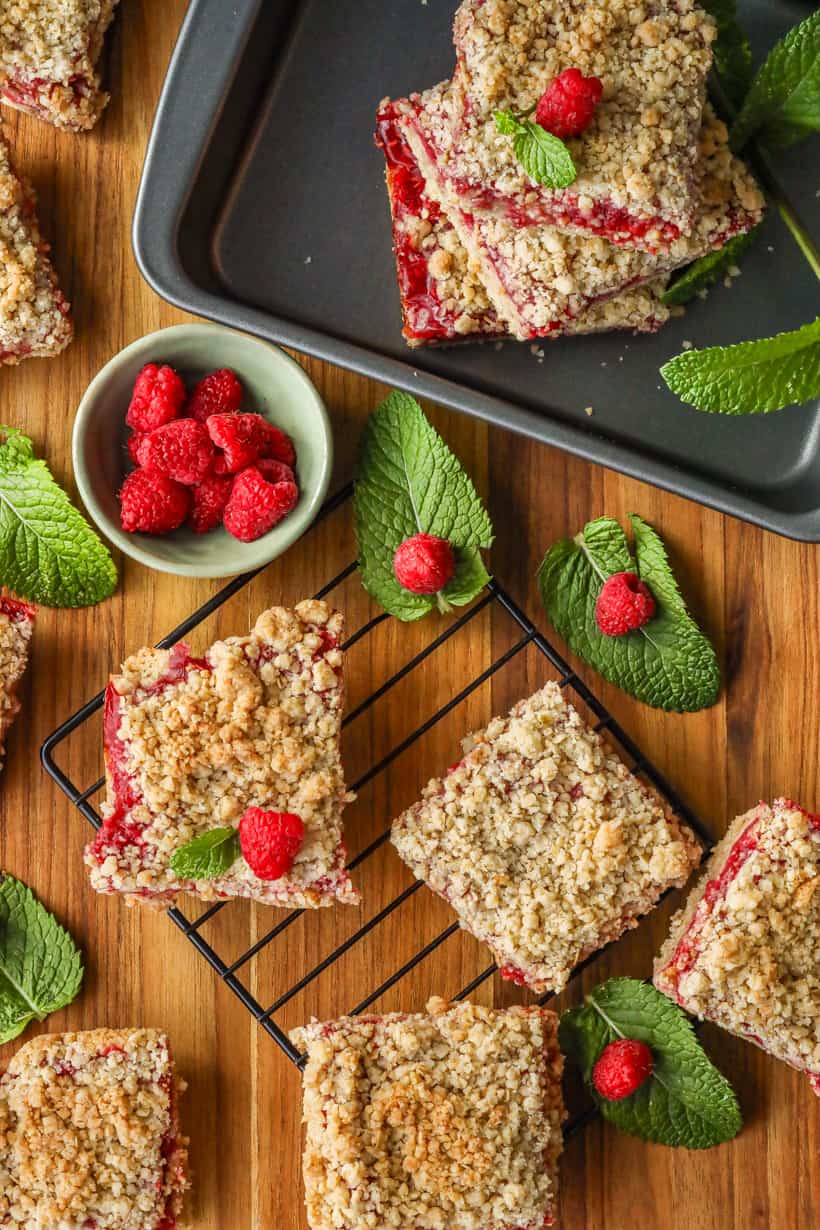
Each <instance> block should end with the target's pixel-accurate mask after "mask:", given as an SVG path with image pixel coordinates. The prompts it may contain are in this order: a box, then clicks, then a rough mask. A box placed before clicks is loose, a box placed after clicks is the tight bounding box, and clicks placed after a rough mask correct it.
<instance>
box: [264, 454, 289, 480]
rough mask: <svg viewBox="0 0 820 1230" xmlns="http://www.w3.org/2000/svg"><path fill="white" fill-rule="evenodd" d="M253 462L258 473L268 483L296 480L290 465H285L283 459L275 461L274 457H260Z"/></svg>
mask: <svg viewBox="0 0 820 1230" xmlns="http://www.w3.org/2000/svg"><path fill="white" fill-rule="evenodd" d="M255 464H256V468H257V470H258V471H259V473H260V474H261V475H262V477H263V478H266V479H267V480H268V482H269V483H295V482H296V479H295V478H294V476H293V470H292V469H291V468H290V466H286V465H285V463H284V461H277V460H276V458H275V457H260V458H259V460H258V461H257V462H256V463H255Z"/></svg>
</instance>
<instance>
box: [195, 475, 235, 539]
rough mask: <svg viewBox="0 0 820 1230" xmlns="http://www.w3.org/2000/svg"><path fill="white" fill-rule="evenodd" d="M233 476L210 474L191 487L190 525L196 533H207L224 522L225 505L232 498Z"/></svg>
mask: <svg viewBox="0 0 820 1230" xmlns="http://www.w3.org/2000/svg"><path fill="white" fill-rule="evenodd" d="M232 487H233V478H231V477H230V476H228V477H227V478H220V477H218V476H217V475H216V474H209V475H208V477H207V478H203V480H202V482H201V483H197V485H196V486H195V487H193V488H192V489H191V511H190V512H189V513H188V525H190V527H191V529H192V530H193V531H194V533H195V534H207V533H208V531H209V530H215V529H216V527H217V526H218V525H221V524H222V518H223V516H224V515H225V505H226V504H227V503H228V499H229V498H230V494H231V488H232Z"/></svg>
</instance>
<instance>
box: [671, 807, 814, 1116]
mask: <svg viewBox="0 0 820 1230" xmlns="http://www.w3.org/2000/svg"><path fill="white" fill-rule="evenodd" d="M819 953H820V816H813V815H810V814H809V813H808V812H807V811H805V810H804V809H803V808H802V807H799V806H798V805H797V804H796V803H792V802H791V800H789V799H776V800H775V802H774V803H772V804H771V806H769V804H768V803H760V804H759V805H758V806H757V807H753V808H752V810H751V811H748V812H746V813H745V815H742V816H738V818H737V819H736V820H735V821H734V823H733V824H732V825H731V826H730V828H729V830H728V832H727V834H726V836H725V837H724V838H723V840H722V841H721V842H720V844H719V845H718V846H717V847H716V849H715V851H714V853H713V854H712V857H711V858H710V860H709V863H708V865H707V867H706V871H705V873H704V875H703V878H702V879H701V881H700V883H699V884H698V885H697V886H696V887H695V888H694V889H693V890H692V893H691V896H690V897H689V900H688V902H687V903H686V907H685V909H683V910H682V911H681V912H680V913H679V914H677V915H676V917H675V918H674V919H673V920H672V929H671V931H670V934H669V938H668V940H667V941H666V943H665V945H664V947H663V949H662V951H661V953H660V956H659V957H658V959H657V961H656V962H655V986H656V987H657V988H658V989H659V990H660V991H663V992H664V994H666V995H668V996H669V997H670V998H671V999H674V1000H675V1001H676V1002H677V1003H679V1004H680V1005H681V1006H682V1007H683V1008H685V1009H686V1010H687V1012H691V1013H692V1014H693V1015H694V1016H698V1017H701V1018H703V1019H705V1020H708V1021H714V1023H715V1024H716V1025H720V1026H722V1027H723V1028H724V1029H728V1030H729V1031H730V1032H731V1033H734V1034H737V1035H738V1036H739V1037H741V1038H748V1039H749V1041H750V1042H755V1043H757V1045H758V1046H759V1047H762V1048H763V1050H764V1051H768V1052H769V1054H770V1055H774V1057H775V1058H776V1059H782V1060H784V1061H785V1062H786V1063H788V1064H791V1066H792V1067H793V1068H797V1069H799V1071H801V1072H805V1073H806V1075H807V1076H808V1077H809V1081H810V1082H811V1086H812V1088H813V1090H814V1092H815V1093H816V1094H818V1095H820V958H818V954H819Z"/></svg>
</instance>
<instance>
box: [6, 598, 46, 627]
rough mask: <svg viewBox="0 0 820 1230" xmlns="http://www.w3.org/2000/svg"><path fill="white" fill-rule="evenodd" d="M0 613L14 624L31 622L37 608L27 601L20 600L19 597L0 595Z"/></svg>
mask: <svg viewBox="0 0 820 1230" xmlns="http://www.w3.org/2000/svg"><path fill="white" fill-rule="evenodd" d="M0 614H2V615H6V616H7V617H8V618H9V619H10V620H11V621H12V623H15V624H23V623H27V622H28V623H32V622H33V620H34V618H35V616H36V614H37V608H36V607H34V606H31V605H30V604H29V603H28V602H21V601H20V600H19V598H2V597H0Z"/></svg>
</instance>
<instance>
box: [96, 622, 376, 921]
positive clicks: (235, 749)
mask: <svg viewBox="0 0 820 1230" xmlns="http://www.w3.org/2000/svg"><path fill="white" fill-rule="evenodd" d="M343 630H344V621H343V618H342V616H341V615H340V614H339V613H338V612H337V611H333V610H332V609H331V608H330V607H329V606H328V605H327V604H326V603H324V602H318V601H314V600H312V599H311V600H308V601H305V602H300V603H299V604H298V605H297V606H296V607H295V608H294V609H293V610H286V609H285V608H283V607H273V608H272V609H271V610H268V611H264V612H263V613H262V614H261V615H260V616H259V618H258V620H257V621H256V625H255V627H254V628H253V630H252V632H251V634H250V636H244V637H231V638H230V639H228V640H225V641H217V642H216V643H215V644H214V645H212V646H211V647H210V649H208V651H207V652H206V654H205V656H204V657H201V658H196V657H193V656H192V655H191V653H190V650H189V648H188V646H187V645H183V644H179V645H177V646H175V648H173V649H171V650H159V649H142V650H140V652H139V653H137V654H135V655H134V656H133V657H131V658H129V659H128V661H127V662H126V663H125V664H124V666H123V668H122V673H121V674H119V675H115V676H113V677H112V679H111V681H110V683H109V685H108V689H107V691H106V696H105V717H104V735H105V762H106V780H107V799H106V803H105V804H104V807H103V824H102V828H101V829H100V832H99V833H98V835H97V837H96V839H95V840H94V841H92V842H91V844H90V845H89V846H88V848H87V850H86V856H85V859H86V863H87V865H88V866H89V868H90V871H91V883H92V886H93V887H94V888H95V889H96V890H97V891H98V892H103V893H123V894H125V896H126V898H127V899H128V901H129V902H134V901H140V902H146V903H148V904H153V905H156V906H159V907H164V906H167V905H171V904H173V902H174V900H175V898H176V896H177V894H178V893H181V892H189V893H193V894H195V895H196V896H198V897H201V898H203V899H204V900H217V899H221V898H227V897H249V898H252V899H253V900H254V901H261V902H264V903H266V904H268V905H279V906H287V907H297V906H300V907H315V906H327V905H331V904H332V903H333V902H334V901H340V902H345V903H348V904H355V903H357V902H358V899H359V898H358V893H357V892H356V890H355V889H354V888H353V885H352V884H351V882H350V878H349V876H348V874H347V871H346V870H345V847H344V842H343V840H342V810H343V808H344V805H345V803H347V802H348V801H349V800H350V798H351V797H352V796H350V795H349V794H348V793H347V791H346V789H345V783H344V776H343V772H342V764H341V758H340V753H339V737H340V730H341V716H342V705H343V699H344V697H343V693H344V683H343V671H342V667H343V656H342V651H341V648H340V642H341V639H342V635H343ZM248 808H261V809H263V810H271V811H276V812H285V813H290V814H295V815H296V816H298V817H299V819H300V820H301V823H302V825H303V827H304V840H303V842H302V844H301V848H300V849H299V851H298V853H297V854H296V858H295V861H294V863H293V866H292V867H291V869H290V871H288V872H287V873H286V874H284V875H282V876H281V877H280V878H278V879H270V880H268V879H260V878H259V877H257V876H256V875H254V873H253V872H252V871H251V869H250V867H249V866H248V864H247V862H246V861H245V859H244V858H242V857H241V856H240V857H238V858H237V859H236V861H235V862H234V863H233V865H232V866H231V867H230V868H229V869H228V870H227V871H225V872H224V873H223V874H221V875H218V876H217V877H215V878H213V879H198V880H181V879H179V878H178V877H177V876H176V874H175V873H174V871H173V869H172V867H171V865H170V860H171V857H172V855H173V854H174V852H175V851H176V850H178V849H179V848H180V847H182V846H184V845H187V844H188V843H189V842H190V841H192V840H193V839H194V838H196V837H199V836H201V835H202V834H204V833H207V832H209V831H210V830H212V829H215V828H225V827H227V826H234V827H236V826H238V824H239V821H240V819H241V817H242V816H243V814H244V813H245V811H246V809H248Z"/></svg>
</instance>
